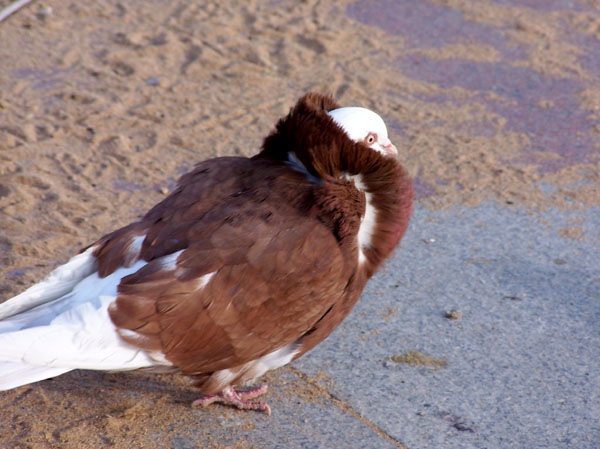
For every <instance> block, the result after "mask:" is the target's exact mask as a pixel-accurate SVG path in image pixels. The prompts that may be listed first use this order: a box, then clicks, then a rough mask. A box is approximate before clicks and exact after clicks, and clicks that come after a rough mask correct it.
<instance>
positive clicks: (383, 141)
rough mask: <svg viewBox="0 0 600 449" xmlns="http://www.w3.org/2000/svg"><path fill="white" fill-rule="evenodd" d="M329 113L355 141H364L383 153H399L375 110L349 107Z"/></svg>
mask: <svg viewBox="0 0 600 449" xmlns="http://www.w3.org/2000/svg"><path fill="white" fill-rule="evenodd" d="M329 115H330V116H331V118H332V119H333V120H334V121H335V123H337V124H338V125H339V126H340V127H341V128H342V129H343V130H344V131H345V132H346V134H347V135H348V137H350V139H352V140H354V141H355V142H362V143H364V144H365V145H366V146H368V147H369V148H372V149H374V150H375V151H379V152H380V153H383V154H394V155H395V154H398V150H397V149H396V147H395V146H394V145H393V144H392V142H391V141H390V139H389V138H388V133H387V128H386V126H385V123H384V121H383V119H382V118H381V117H380V116H379V115H377V114H376V113H375V112H373V111H371V110H369V109H366V108H359V107H348V108H339V109H334V110H333V111H329Z"/></svg>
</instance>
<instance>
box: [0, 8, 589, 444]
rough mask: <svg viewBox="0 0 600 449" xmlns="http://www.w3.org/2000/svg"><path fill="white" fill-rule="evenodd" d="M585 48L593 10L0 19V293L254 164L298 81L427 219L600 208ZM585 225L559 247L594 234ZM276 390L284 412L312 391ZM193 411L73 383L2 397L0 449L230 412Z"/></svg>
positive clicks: (160, 380)
mask: <svg viewBox="0 0 600 449" xmlns="http://www.w3.org/2000/svg"><path fill="white" fill-rule="evenodd" d="M7 3H8V2H7V1H0V6H4V5H6V4H7ZM49 8H51V9H49ZM42 12H45V14H43V13H42ZM599 54H600V5H599V4H598V2H596V1H593V0H581V1H570V2H567V1H562V0H552V1H543V0H539V1H536V0H522V1H516V0H515V1H512V0H496V1H486V2H479V1H475V0H430V1H425V0H422V1H417V0H412V1H407V2H394V1H384V0H381V1H371V2H368V1H362V2H361V1H359V2H354V1H352V2H351V1H341V2H335V6H334V5H333V3H332V2H322V1H314V0H308V1H302V2H296V1H270V2H269V1H259V0H252V1H228V2H209V1H203V2H200V1H158V0H155V1H138V0H135V1H127V2H124V1H118V0H97V1H87V2H59V1H54V0H49V1H45V2H43V3H42V2H33V3H32V4H31V5H30V6H28V7H26V8H24V9H23V10H21V11H19V12H18V13H16V14H15V15H13V16H11V17H10V18H8V19H7V20H6V21H4V22H2V23H0V298H1V299H7V298H9V297H11V296H13V295H15V294H17V293H19V292H20V291H22V290H23V289H25V288H26V287H27V286H29V285H31V284H32V283H34V282H36V281H38V280H40V279H41V278H42V277H43V276H44V275H45V274H47V273H48V272H49V271H50V270H51V269H52V268H54V267H55V266H57V265H58V264H60V263H63V262H64V261H66V260H67V259H68V258H69V257H70V256H71V255H72V254H73V253H74V252H75V251H76V250H78V249H79V248H80V247H82V246H85V245H86V244H88V243H89V242H91V241H93V240H95V239H96V238H97V237H99V236H100V235H103V234H104V233H106V232H108V231H111V230H113V229H115V228H116V227H119V226H122V225H125V224H127V223H129V222H131V221H132V220H135V219H136V217H139V216H140V215H142V214H143V213H144V212H145V211H146V210H147V209H148V208H149V207H151V206H152V205H153V204H154V203H156V202H157V201H159V200H160V199H161V198H163V197H164V196H165V194H166V193H167V192H168V191H169V190H170V189H171V188H173V186H174V184H175V181H176V179H177V178H178V177H179V176H180V175H181V174H183V173H185V172H186V171H188V170H189V169H190V168H191V167H192V166H193V165H194V164H195V163H196V162H198V161H201V160H203V159H205V158H209V157H214V156H219V155H247V156H250V155H252V154H254V153H256V152H257V149H258V148H259V146H260V143H261V139H262V138H263V137H264V136H265V135H266V134H267V133H268V132H269V130H270V129H271V127H272V126H273V124H274V123H275V121H276V120H277V119H278V118H279V117H280V116H281V115H283V114H285V113H286V112H287V110H288V108H289V107H290V106H291V105H292V104H293V103H294V102H295V100H296V99H297V98H298V97H299V96H300V95H302V94H303V93H305V92H307V91H309V90H318V91H322V92H328V93H332V94H333V95H334V96H335V97H336V98H337V99H338V100H339V102H340V103H342V104H346V105H362V106H366V107H370V108H372V109H374V110H376V111H378V112H379V113H380V114H381V115H382V116H383V117H384V119H385V120H386V122H387V123H388V125H389V128H390V134H391V137H392V140H393V142H394V143H395V144H396V146H397V147H398V148H399V149H400V152H401V158H402V160H403V163H404V164H405V166H406V167H407V169H408V170H409V171H410V173H411V174H412V175H413V176H414V178H415V186H416V193H417V201H418V203H419V204H420V205H422V206H424V207H426V208H428V210H441V209H444V208H447V207H448V206H451V205H458V206H465V207H475V206H478V205H481V204H483V203H486V202H493V203H495V204H497V205H499V207H501V208H521V209H522V210H524V211H526V212H527V213H531V214H534V213H540V212H542V211H544V210H546V209H548V208H555V209H558V210H565V211H578V210H579V211H581V210H585V208H588V207H595V206H598V205H600V176H599V173H600V124H599V123H600V93H599V91H598V89H597V86H598V83H599V81H600V79H599V78H600V57H599ZM582 222H583V219H581V218H578V216H577V215H575V216H574V217H573V218H571V219H570V221H569V222H568V223H567V224H566V225H565V226H563V227H562V228H560V229H559V230H558V231H557V233H556V235H557V238H558V237H559V236H560V237H563V238H567V239H575V240H583V241H585V240H586V239H587V240H588V241H591V242H593V243H598V241H599V240H598V235H597V233H596V234H594V233H593V232H591V230H590V229H587V228H586V227H585V226H583V224H582ZM590 239H591V240H590ZM280 376H283V377H284V378H285V376H288V377H289V378H290V379H291V380H289V382H291V384H294V383H296V384H298V385H300V386H298V385H297V387H294V388H292V390H293V392H294V393H293V394H291V393H290V394H291V396H289V395H288V396H286V394H288V393H289V392H290V391H292V390H289V389H286V388H287V387H286V385H288V380H282V379H283V378H281V377H280ZM286 379H287V378H286ZM271 381H272V382H274V383H275V384H277V383H278V382H279V385H280V387H279V390H276V391H275V393H274V396H275V401H277V400H278V399H276V398H277V397H280V400H281V401H282V402H285V401H286V398H288V399H289V398H291V397H293V398H296V397H301V401H304V400H305V401H319V400H321V399H319V398H320V396H321V395H322V392H323V391H324V390H323V389H324V388H325V387H322V386H321V387H318V386H317V383H310V382H309V383H307V382H305V381H304V380H302V377H301V376H300V374H298V373H296V374H294V372H292V371H289V370H283V374H281V375H279V374H274V375H272V376H271ZM319 385H321V384H319ZM277 391H279V393H278V392H277ZM302 391H305V394H301V393H299V392H302ZM286 392H287V393H286ZM277 394H279V396H277ZM193 398H194V393H193V390H192V389H191V388H189V387H188V386H187V383H186V381H185V380H184V379H180V378H177V377H168V376H162V377H161V376H158V377H156V376H154V377H153V376H147V375H144V374H136V375H120V374H100V373H86V372H75V373H70V374H68V375H65V376H62V377H61V378H59V379H55V380H51V381H47V382H45V383H42V384H38V385H34V386H29V387H23V388H20V389H17V390H15V391H11V392H8V393H2V394H0V416H1V419H0V421H1V422H2V424H0V429H1V431H0V446H2V447H105V446H111V447H168V446H171V447H187V446H186V444H185V442H184V440H177V441H179V443H173V441H174V440H173V439H172V435H169V432H166V433H165V432H162V433H160V432H156V429H157V428H160V429H163V430H164V429H169V426H171V427H172V426H173V425H177V426H178V428H179V429H181V428H187V427H186V426H192V425H193V424H194V423H196V424H197V423H198V421H199V420H203V421H205V422H206V423H207V427H208V426H217V427H218V426H219V422H220V421H219V419H220V417H223V416H232V415H231V414H235V413H237V412H234V411H230V410H223V409H219V408H214V409H211V410H210V411H209V412H204V411H202V412H199V411H197V410H190V407H189V402H190V401H191V400H193ZM302 398H304V399H302ZM291 400H295V399H291ZM327 400H331V398H329V399H327ZM174 423H175V424H174ZM240 426H241V427H239V428H236V429H237V430H236V431H240V432H241V430H240V429H242V430H244V429H246V430H251V428H252V426H254V424H253V423H252V422H251V421H244V422H243V423H242V424H240ZM244 426H246V427H244ZM171 431H172V429H171ZM132 436H134V437H135V438H133V439H132ZM178 438H180V437H178ZM132 441H135V443H132ZM206 441H208V442H207V443H206V444H210V445H213V446H214V447H221V445H222V442H220V441H219V440H218V439H215V440H210V438H209V439H208V440H206ZM233 446H235V447H251V446H252V445H251V444H250V443H245V442H244V440H243V438H242V439H239V440H238V441H237V442H236V443H235V444H233ZM317 446H318V445H317ZM227 447H229V446H227ZM307 447H313V446H310V444H309V445H308V446H307Z"/></svg>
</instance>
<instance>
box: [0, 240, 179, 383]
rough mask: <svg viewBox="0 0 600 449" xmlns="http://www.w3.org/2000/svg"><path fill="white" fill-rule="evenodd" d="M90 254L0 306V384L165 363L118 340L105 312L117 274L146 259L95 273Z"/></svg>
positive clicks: (113, 293) (122, 274) (136, 267)
mask: <svg viewBox="0 0 600 449" xmlns="http://www.w3.org/2000/svg"><path fill="white" fill-rule="evenodd" d="M82 256H83V257H82ZM93 259H94V258H93V256H92V254H91V252H90V250H88V251H86V252H85V253H83V254H80V255H78V256H75V257H74V258H73V259H71V260H70V261H69V262H68V263H67V264H65V265H63V266H62V267H59V268H57V269H56V270H55V271H54V272H53V273H52V274H51V275H50V276H49V277H48V278H47V279H46V280H44V281H42V282H40V283H39V284H36V285H34V286H33V287H31V288H30V289H29V290H27V291H26V292H24V293H22V294H21V295H18V296H16V297H14V298H12V299H10V300H8V301H7V303H5V304H8V306H6V307H4V308H3V309H0V310H1V312H3V315H2V314H0V315H1V316H3V318H1V319H2V321H0V390H7V389H11V388H15V387H17V386H20V385H25V384H28V383H31V382H36V381H39V380H43V379H47V378H48V377H53V376H57V375H59V374H62V373H64V372H67V371H70V370H72V369H78V368H79V369H98V370H115V371H121V370H132V369H138V368H147V367H153V366H156V365H160V364H168V363H169V362H167V361H166V360H160V357H158V358H157V357H156V355H153V357H150V356H149V355H148V354H147V353H146V352H145V351H142V350H140V349H138V348H135V347H133V346H131V345H128V344H127V343H125V342H124V341H123V340H121V338H120V337H119V335H118V333H117V331H116V328H115V326H114V325H113V323H112V321H111V319H110V317H109V315H108V306H109V304H110V303H112V302H113V301H114V299H115V297H116V295H117V286H118V285H119V283H120V281H121V279H122V278H123V277H125V276H127V275H129V274H131V273H134V272H136V271H137V270H139V269H140V268H141V267H142V266H144V265H145V264H146V262H145V261H138V262H136V263H135V264H133V265H132V266H131V267H128V268H120V269H118V270H116V271H115V272H114V273H112V274H111V275H109V276H107V277H105V278H100V277H99V276H98V274H97V273H95V272H94V270H95V262H94V261H93ZM90 270H91V272H90ZM67 287H68V288H67ZM45 289H47V290H48V291H45ZM2 305H4V304H2Z"/></svg>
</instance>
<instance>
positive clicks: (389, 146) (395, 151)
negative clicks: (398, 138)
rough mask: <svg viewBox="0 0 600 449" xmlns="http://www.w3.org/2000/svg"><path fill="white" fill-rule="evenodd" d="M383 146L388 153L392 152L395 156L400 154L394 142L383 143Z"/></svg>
mask: <svg viewBox="0 0 600 449" xmlns="http://www.w3.org/2000/svg"><path fill="white" fill-rule="evenodd" d="M388 142H389V141H388ZM381 147H382V148H383V149H384V150H385V151H386V153H387V154H392V155H394V156H396V155H397V154H398V148H396V145H394V144H393V143H392V142H389V143H387V144H385V145H381Z"/></svg>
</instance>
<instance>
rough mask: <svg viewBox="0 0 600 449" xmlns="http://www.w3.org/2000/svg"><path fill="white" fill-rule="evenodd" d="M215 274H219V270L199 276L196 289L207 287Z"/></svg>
mask: <svg viewBox="0 0 600 449" xmlns="http://www.w3.org/2000/svg"><path fill="white" fill-rule="evenodd" d="M215 274H217V272H216V271H213V272H212V273H208V274H205V275H204V276H201V277H199V278H198V285H196V290H202V289H203V288H204V287H206V285H207V284H208V283H209V282H210V280H211V279H212V277H213V276H214V275H215Z"/></svg>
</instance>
